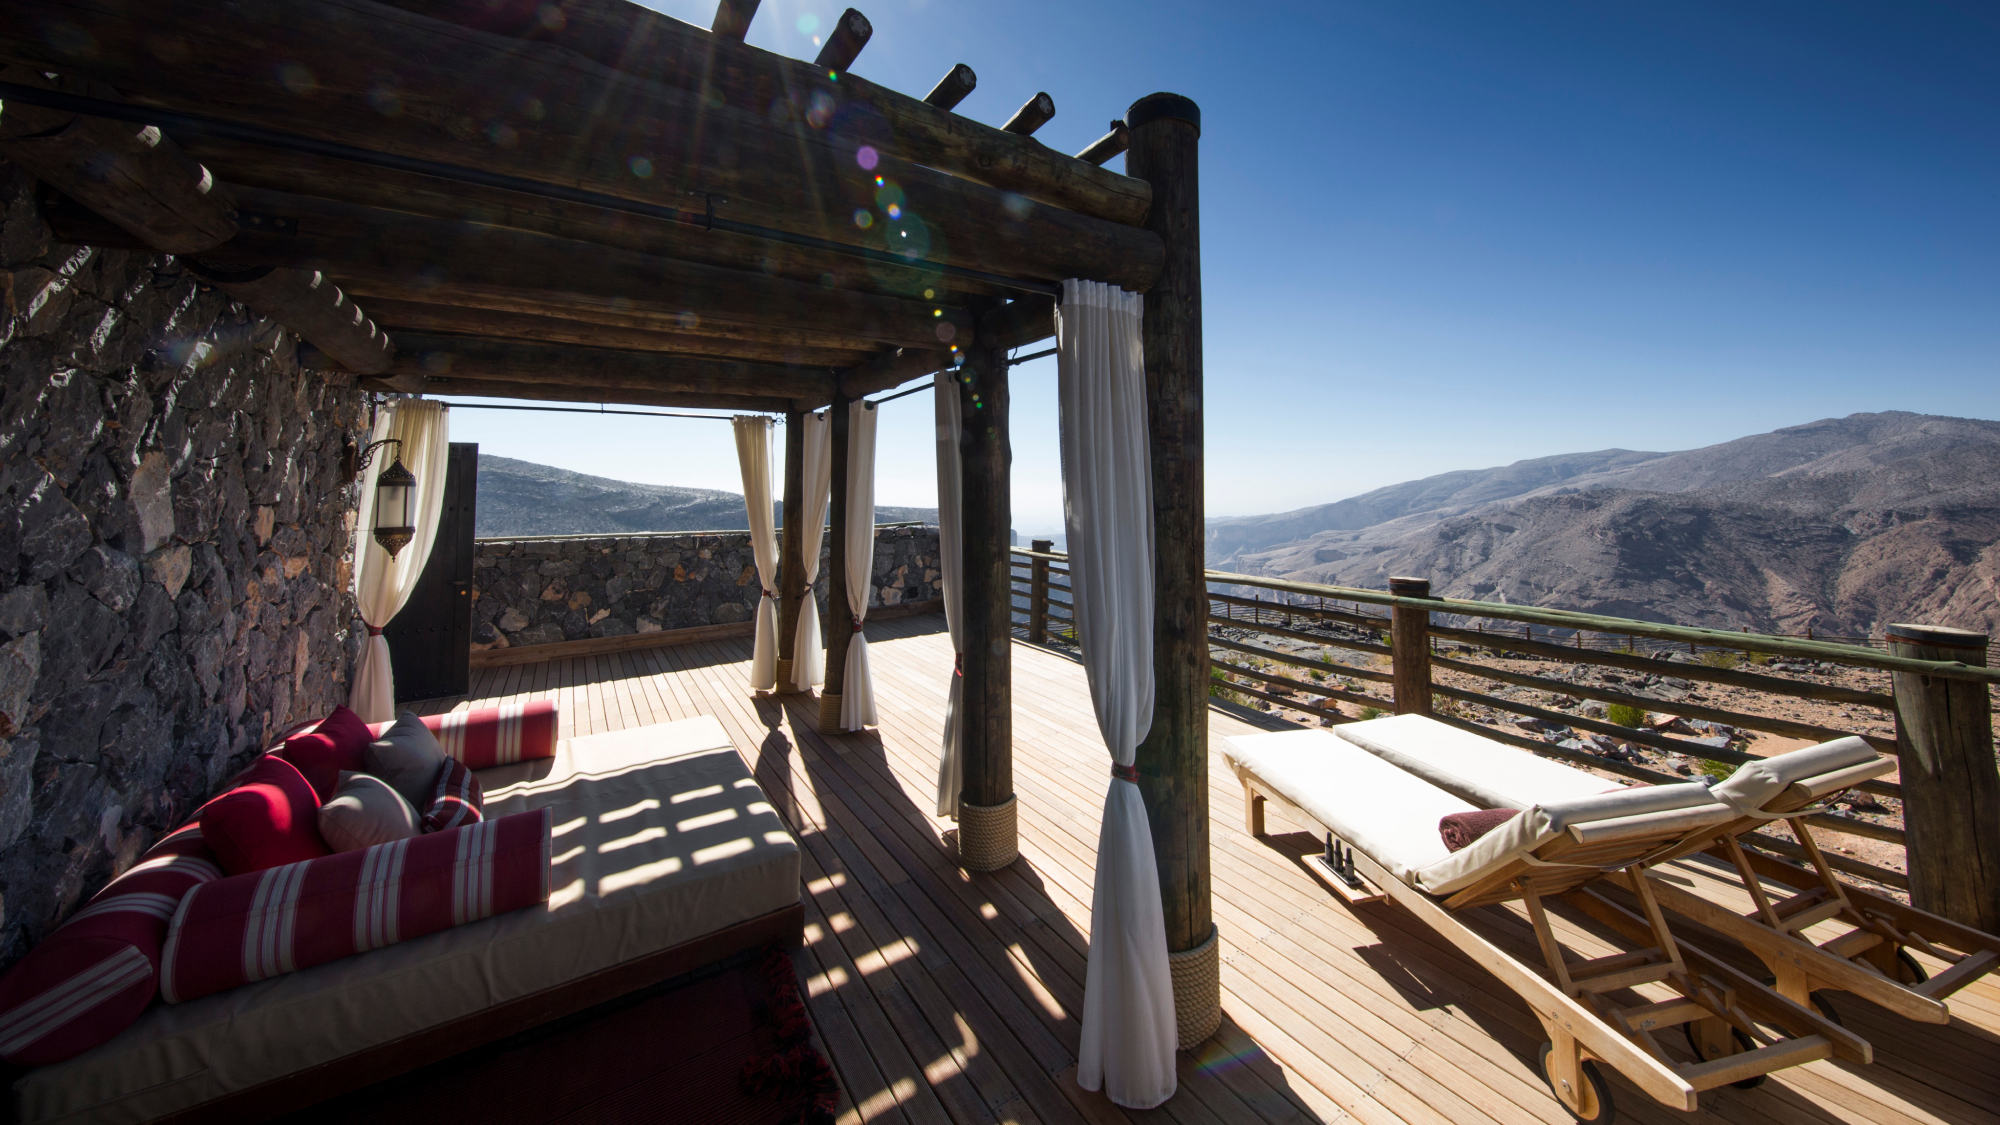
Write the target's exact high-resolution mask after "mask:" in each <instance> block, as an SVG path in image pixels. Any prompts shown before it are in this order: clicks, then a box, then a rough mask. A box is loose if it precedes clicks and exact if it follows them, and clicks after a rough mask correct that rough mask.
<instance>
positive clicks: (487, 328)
mask: <svg viewBox="0 0 2000 1125" xmlns="http://www.w3.org/2000/svg"><path fill="white" fill-rule="evenodd" d="M368 311H369V312H370V313H372V314H373V315H374V317H375V320H376V322H377V323H379V324H381V325H382V326H383V328H384V329H385V330H387V331H390V332H417V333H425V332H444V333H451V334H454V335H460V336H486V337H490V338H493V339H501V340H522V341H532V342H535V343H543V344H576V345H579V346H582V347H591V348H616V349H619V350H621V351H632V352H654V353H659V354H662V355H692V356H707V357H710V358H714V359H738V360H746V361H749V362H753V363H776V364H786V365H789V366H793V367H829V368H837V369H845V368H848V367H853V366H855V365H856V364H858V363H865V362H867V361H868V360H869V359H870V358H872V353H868V352H857V351H854V350H851V349H846V348H817V347H806V346H804V345H799V344H764V343H759V342H756V341H751V340H730V339H723V338H720V337H715V336H690V335H687V334H685V333H679V332H663V331H659V330H657V329H656V328H652V327H645V328H635V327H630V326H628V325H626V324H600V323H594V322H591V321H584V320H572V319H570V318H567V317H561V316H536V315H532V314H529V313H502V312H493V311H492V310H490V309H476V308H466V307H463V306H459V305H440V304H431V303H429V302H425V301H402V300H394V299H390V298H380V297H376V298H370V299H369V301H368ZM614 315H615V314H614ZM619 319H630V318H619Z"/></svg>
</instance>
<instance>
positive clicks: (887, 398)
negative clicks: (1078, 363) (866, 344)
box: [861, 348, 1062, 406]
mask: <svg viewBox="0 0 2000 1125" xmlns="http://www.w3.org/2000/svg"><path fill="white" fill-rule="evenodd" d="M1061 350H1062V349H1061V348H1050V349H1048V350H1047V351H1041V352H1035V353H1034V354H1032V355H1024V356H1021V357H1019V358H1018V359H1010V360H1008V361H1007V366H1009V367H1012V366H1014V365H1015V364H1018V363H1026V362H1028V361H1029V360H1031V359H1041V358H1043V357H1044V356H1052V355H1054V354H1056V353H1057V352H1059V351H1061ZM932 386H933V384H930V383H919V384H917V385H916V386H914V387H911V388H910V389H909V390H907V391H897V392H896V393H895V394H892V395H883V396H882V397H881V398H866V399H862V400H861V401H863V402H865V403H868V404H869V405H870V406H874V405H877V404H879V403H884V402H894V401H896V400H897V399H899V398H905V397H908V396H910V395H913V394H916V393H918V392H919V391H928V390H930V389H931V387H932Z"/></svg>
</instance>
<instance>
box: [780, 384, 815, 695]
mask: <svg viewBox="0 0 2000 1125" xmlns="http://www.w3.org/2000/svg"><path fill="white" fill-rule="evenodd" d="M794 407H795V408H794V409H791V410H787V411H785V498H784V505H785V509H784V510H785V524H784V527H782V528H781V529H780V534H779V536H778V687H777V690H778V691H780V692H788V691H791V690H792V655H793V654H792V642H793V641H794V640H795V639H796V634H797V633H798V629H799V599H800V598H801V597H803V596H805V595H806V594H807V593H809V592H810V591H808V590H807V589H806V564H805V560H804V558H803V557H802V554H803V551H804V549H805V523H804V521H802V520H801V519H800V518H799V517H800V516H801V515H802V514H803V513H804V512H805V510H806V496H805V493H806V412H805V411H803V410H799V409H796V404H794Z"/></svg>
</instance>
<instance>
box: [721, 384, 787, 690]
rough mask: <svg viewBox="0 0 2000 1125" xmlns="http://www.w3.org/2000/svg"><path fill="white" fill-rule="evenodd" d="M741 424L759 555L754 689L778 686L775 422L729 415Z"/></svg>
mask: <svg viewBox="0 0 2000 1125" xmlns="http://www.w3.org/2000/svg"><path fill="white" fill-rule="evenodd" d="M730 421H731V422H732V423H733V424H734V425H735V427H736V461H737V464H739V465H740V466H741V467H742V469H743V509H744V511H745V513H746V514H748V516H749V517H750V552H751V554H752V555H754V556H756V559H757V582H758V584H759V585H760V586H761V587H762V588H763V591H764V596H763V597H761V598H758V599H757V625H756V630H757V632H756V634H755V636H756V640H755V641H754V642H752V644H751V648H750V690H752V691H770V690H771V689H772V688H775V687H777V686H778V593H777V590H778V587H777V584H776V583H777V575H778V531H777V525H776V517H775V516H774V515H773V514H772V512H771V423H770V420H769V419H767V418H764V417H763V416H761V415H757V414H739V415H737V416H736V417H734V418H732V419H730Z"/></svg>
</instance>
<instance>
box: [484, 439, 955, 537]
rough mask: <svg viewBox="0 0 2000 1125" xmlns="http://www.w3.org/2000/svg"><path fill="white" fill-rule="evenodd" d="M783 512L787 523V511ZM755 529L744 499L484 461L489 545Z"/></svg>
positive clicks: (924, 515)
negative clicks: (524, 539) (517, 539)
mask: <svg viewBox="0 0 2000 1125" xmlns="http://www.w3.org/2000/svg"><path fill="white" fill-rule="evenodd" d="M775 507H776V508H777V510H778V518H779V522H781V523H782V522H783V519H784V505H783V504H782V503H781V504H777V505H775ZM875 520H876V522H877V523H901V522H905V521H921V522H928V523H936V522H937V509H936V508H901V507H893V506H889V505H877V506H876V508H875ZM748 526H749V523H748V520H747V519H746V517H745V515H744V510H743V495H742V494H741V493H737V492H721V491H717V490H715V489H708V488H679V487H676V486H674V485H665V484H633V483H632V482H630V481H622V480H612V479H611V478H609V477H593V476H589V475H587V474H584V473H573V472H571V471H569V470H568V469H558V468H555V467H554V466H551V465H537V464H535V463H534V462H533V461H517V460H515V459H514V458H512V457H496V456H494V455H492V454H489V453H482V454H480V455H479V496H478V503H477V506H476V509H475V515H474V517H473V533H474V534H475V535H477V536H479V537H480V538H482V539H486V538H507V537H510V536H520V535H630V534H634V533H640V532H653V531H727V530H741V529H743V528H746V527H748Z"/></svg>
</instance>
